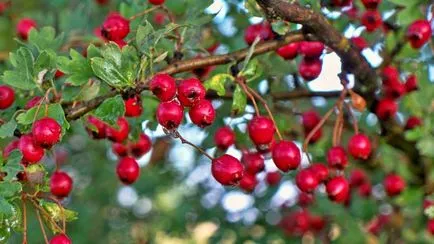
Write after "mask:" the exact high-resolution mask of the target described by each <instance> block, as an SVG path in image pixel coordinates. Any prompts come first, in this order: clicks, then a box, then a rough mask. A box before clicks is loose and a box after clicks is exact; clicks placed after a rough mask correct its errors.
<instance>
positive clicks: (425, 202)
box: [423, 199, 434, 210]
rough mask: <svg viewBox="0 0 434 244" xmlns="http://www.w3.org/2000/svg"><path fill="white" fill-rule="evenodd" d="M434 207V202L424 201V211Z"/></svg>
mask: <svg viewBox="0 0 434 244" xmlns="http://www.w3.org/2000/svg"><path fill="white" fill-rule="evenodd" d="M433 205H434V201H432V200H430V199H424V200H423V210H425V209H427V208H429V207H431V206H433Z"/></svg>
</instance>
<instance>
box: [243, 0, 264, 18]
mask: <svg viewBox="0 0 434 244" xmlns="http://www.w3.org/2000/svg"><path fill="white" fill-rule="evenodd" d="M244 7H245V8H246V9H247V11H248V12H249V14H250V15H252V16H256V17H262V15H263V13H262V11H261V7H260V6H259V5H258V3H257V2H256V1H255V0H246V1H245V2H244Z"/></svg>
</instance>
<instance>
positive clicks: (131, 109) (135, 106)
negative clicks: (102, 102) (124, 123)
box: [124, 96, 143, 117]
mask: <svg viewBox="0 0 434 244" xmlns="http://www.w3.org/2000/svg"><path fill="white" fill-rule="evenodd" d="M124 104H125V116H127V117H139V116H140V115H141V114H142V111H143V108H142V101H141V99H140V97H139V96H134V97H131V98H128V99H127V100H125V101H124Z"/></svg>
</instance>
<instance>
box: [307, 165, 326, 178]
mask: <svg viewBox="0 0 434 244" xmlns="http://www.w3.org/2000/svg"><path fill="white" fill-rule="evenodd" d="M308 169H309V170H310V171H312V172H313V174H314V175H315V177H316V178H317V180H318V182H324V181H326V180H327V179H328V177H329V170H328V168H327V167H326V166H325V165H324V164H322V163H315V164H312V165H310V166H309V168H308Z"/></svg>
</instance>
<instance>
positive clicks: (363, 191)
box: [358, 182, 372, 197]
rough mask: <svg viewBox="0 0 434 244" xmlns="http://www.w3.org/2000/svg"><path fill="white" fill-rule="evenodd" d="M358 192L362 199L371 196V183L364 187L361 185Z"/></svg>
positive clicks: (364, 184) (365, 184)
mask: <svg viewBox="0 0 434 244" xmlns="http://www.w3.org/2000/svg"><path fill="white" fill-rule="evenodd" d="M358 192H359V195H360V196H361V197H369V196H371V192H372V186H371V183H369V182H365V183H363V184H362V185H360V187H359V190H358Z"/></svg>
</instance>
